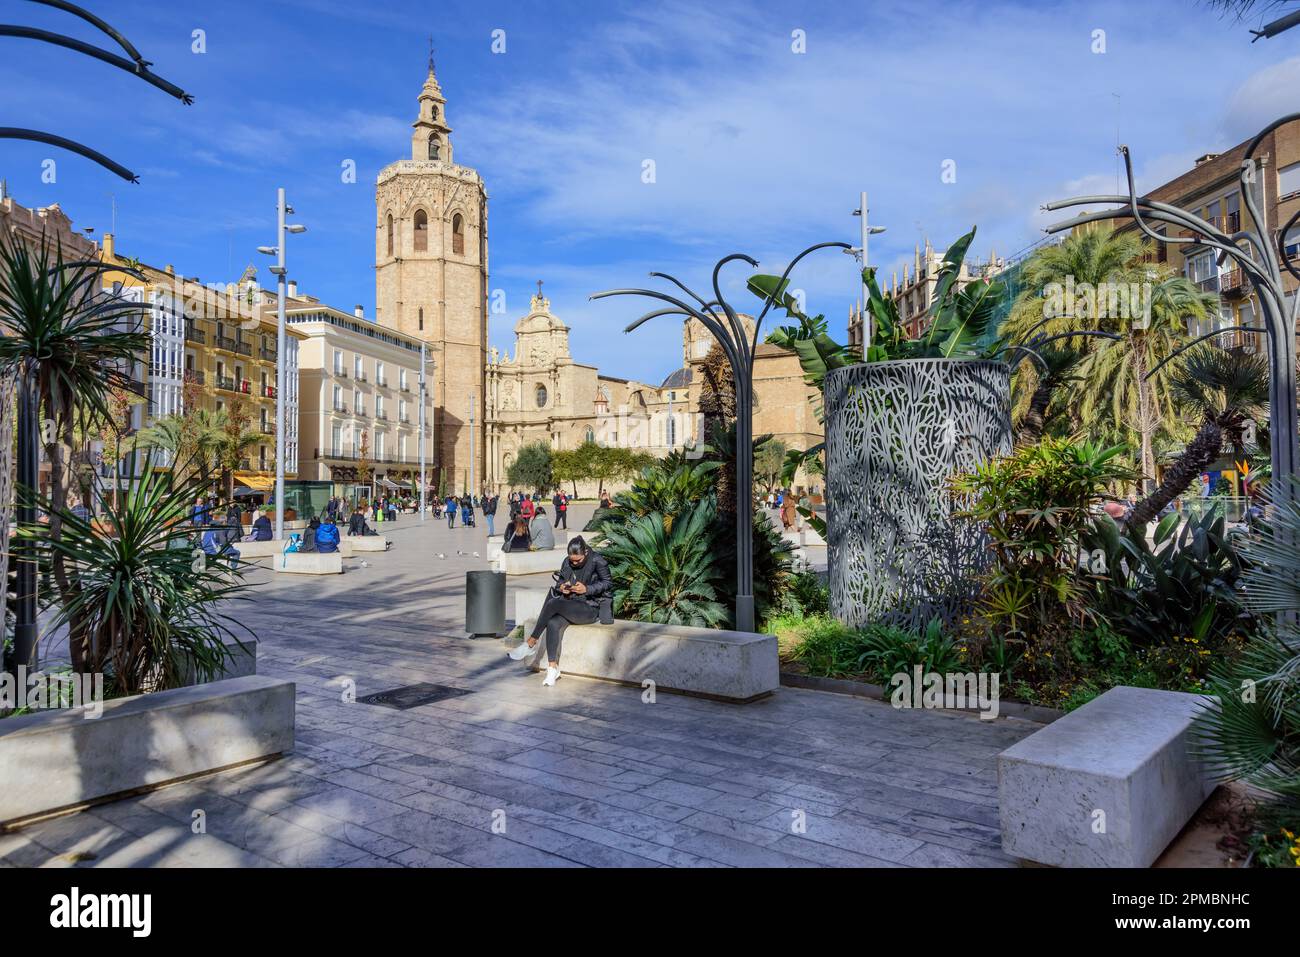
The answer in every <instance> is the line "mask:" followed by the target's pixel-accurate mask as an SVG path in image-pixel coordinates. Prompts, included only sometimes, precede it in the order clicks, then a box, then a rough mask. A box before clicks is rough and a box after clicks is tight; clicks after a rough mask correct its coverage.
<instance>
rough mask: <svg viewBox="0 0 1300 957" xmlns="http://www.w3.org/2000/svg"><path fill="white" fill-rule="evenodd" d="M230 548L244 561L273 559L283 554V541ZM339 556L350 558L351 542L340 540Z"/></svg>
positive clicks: (251, 543)
mask: <svg viewBox="0 0 1300 957" xmlns="http://www.w3.org/2000/svg"><path fill="white" fill-rule="evenodd" d="M232 546H233V547H234V548H236V549H237V550H238V551H239V557H240V558H241V559H242V560H244V561H255V560H257V559H259V558H274V557H276V556H278V555H282V554H283V553H284V539H282V538H275V539H272V540H271V541H269V542H234V543H232ZM339 554H341V555H342V556H343V557H344V558H351V557H352V542H351V541H349V540H348V539H346V538H340V539H339Z"/></svg>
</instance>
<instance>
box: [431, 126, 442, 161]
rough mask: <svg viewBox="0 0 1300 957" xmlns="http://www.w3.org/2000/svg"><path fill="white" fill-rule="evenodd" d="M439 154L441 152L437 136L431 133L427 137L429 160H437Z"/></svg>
mask: <svg viewBox="0 0 1300 957" xmlns="http://www.w3.org/2000/svg"><path fill="white" fill-rule="evenodd" d="M440 152H441V146H440V145H439V143H438V134H437V133H432V134H430V135H429V159H431V160H436V159H438V158H439V153H440Z"/></svg>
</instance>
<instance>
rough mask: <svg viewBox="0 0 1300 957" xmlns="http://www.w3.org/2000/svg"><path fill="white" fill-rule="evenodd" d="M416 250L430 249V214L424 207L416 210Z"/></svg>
mask: <svg viewBox="0 0 1300 957" xmlns="http://www.w3.org/2000/svg"><path fill="white" fill-rule="evenodd" d="M415 251H416V252H417V253H427V252H428V251H429V214H428V213H426V212H425V211H424V210H422V209H417V210H416V211H415Z"/></svg>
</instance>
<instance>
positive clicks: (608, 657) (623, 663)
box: [516, 599, 781, 704]
mask: <svg viewBox="0 0 1300 957" xmlns="http://www.w3.org/2000/svg"><path fill="white" fill-rule="evenodd" d="M516 600H517V599H516ZM516 607H517V606H516ZM536 621H537V619H536V617H534V618H531V619H528V620H527V621H524V622H523V623H522V624H523V625H524V634H525V635H527V634H528V633H529V632H530V631H532V628H533V626H534V625H535V624H536ZM545 646H546V641H545V639H544V638H543V640H542V641H539V642H538V643H537V647H538V649H539V652H538V654H537V655H536V657H535V659H534V660H533V662H532V665H531V666H532V667H533V669H534V670H538V669H541V668H543V667H545V665H546V661H545V657H546V656H545V655H544V654H543V653H542V652H543V651H544V649H545ZM560 668H561V670H562V671H563V672H564V673H565V674H570V675H581V676H584V677H588V678H603V679H605V680H606V681H617V682H620V683H622V684H629V685H635V686H637V687H645V686H646V685H645V682H647V681H652V682H654V687H655V689H656V690H657V691H676V692H681V693H684V694H692V695H698V696H700V697H705V698H714V699H717V700H721V701H730V702H735V703H740V704H743V703H745V702H747V701H753V700H754V699H755V698H761V697H764V696H765V695H768V694H771V693H772V692H773V691H775V690H776V689H777V688H779V687H780V685H781V674H780V671H781V668H780V661H779V659H778V656H777V648H776V636H775V635H758V634H753V633H751V632H746V631H721V630H718V629H714V628H690V627H687V626H685V625H657V624H651V623H649V622H644V621H615V622H614V623H613V624H611V625H599V624H596V625H570V626H569V627H568V628H567V629H566V630H565V632H564V642H563V644H562V646H561V650H560Z"/></svg>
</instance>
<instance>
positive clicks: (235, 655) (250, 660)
mask: <svg viewBox="0 0 1300 957" xmlns="http://www.w3.org/2000/svg"><path fill="white" fill-rule="evenodd" d="M222 644H224V645H225V646H226V650H227V651H228V652H229V653H230V656H229V657H228V658H226V660H225V661H224V662H223V663H222V666H221V672H220V673H219V674H216V675H213V676H212V680H213V681H224V680H225V679H227V678H244V677H247V676H248V675H255V674H257V639H256V638H254V637H253V636H252V635H249V634H246V633H245V632H244V631H243V630H242V629H240V630H239V635H238V637H237V638H236V637H232V636H230V635H226V636H225V637H223V638H222ZM180 672H181V674H180V683H181V684H182V685H195V684H198V683H199V674H198V673H197V672H196V671H195V670H194V662H193V659H192V658H183V659H182V660H181V667H180Z"/></svg>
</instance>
